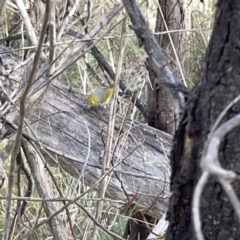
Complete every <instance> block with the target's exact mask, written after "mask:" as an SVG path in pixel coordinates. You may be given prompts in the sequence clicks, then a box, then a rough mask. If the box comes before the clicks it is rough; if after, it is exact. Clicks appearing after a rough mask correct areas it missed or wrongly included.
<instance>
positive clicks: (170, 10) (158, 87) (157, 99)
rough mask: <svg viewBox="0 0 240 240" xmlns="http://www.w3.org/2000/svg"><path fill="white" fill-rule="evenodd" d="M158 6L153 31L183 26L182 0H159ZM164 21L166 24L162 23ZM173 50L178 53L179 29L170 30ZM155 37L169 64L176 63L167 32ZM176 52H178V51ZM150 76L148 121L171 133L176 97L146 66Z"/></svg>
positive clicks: (174, 64) (180, 35)
mask: <svg viewBox="0 0 240 240" xmlns="http://www.w3.org/2000/svg"><path fill="white" fill-rule="evenodd" d="M158 4H159V6H160V8H161V11H162V14H163V16H164V20H163V18H162V14H161V12H160V9H159V8H158V11H157V20H156V27H155V32H163V31H167V30H177V29H183V28H184V11H183V2H182V1H179V0H170V1H169V0H164V1H160V0H159V1H158ZM164 21H165V22H166V25H167V28H168V29H166V27H165V24H164ZM170 35H171V38H172V41H173V45H174V48H175V49H176V53H177V54H178V53H180V51H179V50H180V46H181V40H182V33H171V34H170ZM156 39H157V41H158V43H159V45H160V47H161V48H162V49H163V50H164V51H165V52H166V55H167V58H168V59H169V62H170V63H171V65H172V67H177V68H178V66H177V64H176V63H175V60H176V58H175V55H174V52H173V46H172V45H171V42H170V38H169V34H160V35H156ZM178 56H179V55H178ZM148 70H149V72H150V74H149V77H150V81H151V86H149V90H148V92H149V94H148V109H149V112H148V124H149V125H150V126H152V127H155V128H157V129H160V130H162V131H164V132H167V133H170V134H174V133H175V130H176V128H177V123H178V116H176V115H175V113H174V111H173V109H174V104H175V100H174V99H173V98H172V96H171V93H170V90H169V89H167V88H166V87H163V86H162V84H161V82H162V80H161V79H159V78H157V77H156V74H155V73H154V72H152V71H151V69H149V68H148Z"/></svg>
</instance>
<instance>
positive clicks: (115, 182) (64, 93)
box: [0, 55, 172, 218]
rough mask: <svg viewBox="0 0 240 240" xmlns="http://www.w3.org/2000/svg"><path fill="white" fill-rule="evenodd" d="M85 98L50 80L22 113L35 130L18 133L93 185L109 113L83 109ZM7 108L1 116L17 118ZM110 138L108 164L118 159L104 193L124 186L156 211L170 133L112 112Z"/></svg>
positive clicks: (163, 205) (0, 74) (115, 194)
mask: <svg viewBox="0 0 240 240" xmlns="http://www.w3.org/2000/svg"><path fill="white" fill-rule="evenodd" d="M6 58H7V55H5V59H3V58H2V59H1V60H2V62H3V64H2V66H1V68H0V79H1V81H2V85H3V86H5V88H7V87H8V84H6V82H11V79H10V78H9V75H7V74H6V71H5V70H6V69H7V68H9V67H10V65H9V64H8V66H7V67H6V64H5V63H6V62H7V60H6ZM11 61H12V60H11ZM23 67H24V66H23ZM11 68H12V69H13V68H14V66H11ZM4 69H5V70H4ZM20 72H21V73H22V72H23V71H22V70H21V71H20ZM15 82H16V81H15ZM10 93H11V90H10ZM3 95H4V94H1V96H3ZM85 99H86V96H82V95H81V94H79V93H77V92H75V91H72V90H71V89H69V87H67V86H65V85H63V84H61V83H59V82H57V81H55V82H54V83H53V84H52V85H51V86H50V88H49V89H48V91H47V92H46V94H45V95H44V98H43V99H42V101H41V102H39V101H38V103H37V102H36V103H35V105H36V104H37V105H36V106H34V107H33V108H31V111H29V112H28V114H27V115H26V120H27V122H28V124H29V126H30V127H31V129H32V130H33V132H34V133H35V136H34V135H33V134H32V133H31V132H30V131H27V129H26V128H24V136H25V137H28V136H31V138H33V139H34V138H35V137H37V139H38V140H37V141H39V142H40V143H41V145H42V147H43V148H44V149H46V150H47V151H48V152H49V153H51V156H52V157H54V159H56V161H57V162H58V163H59V164H60V165H61V167H62V168H63V169H64V170H65V171H66V172H68V173H69V174H71V175H72V176H74V177H76V178H78V179H81V180H84V183H85V184H87V185H88V186H90V187H93V189H95V190H96V189H98V184H95V183H96V181H97V180H98V179H99V178H100V176H101V159H102V157H103V154H104V142H105V140H106V130H107V125H108V115H109V114H108V110H107V109H106V110H105V109H104V110H100V111H95V110H91V109H89V108H88V106H87V105H86V103H85ZM11 114H13V113H12V112H9V113H8V115H9V116H7V119H13V121H14V122H15V124H17V119H18V118H17V114H16V112H15V115H16V117H11ZM28 138H29V137H28ZM115 139H118V140H117V144H116V146H114V149H112V152H113V156H114V157H113V159H112V164H113V166H115V165H116V164H118V165H117V166H116V167H115V171H114V173H112V174H111V180H110V182H109V185H108V187H107V190H106V197H108V198H111V199H114V200H121V201H124V202H125V203H127V202H128V200H127V197H126V196H125V193H124V191H123V188H124V190H125V192H127V194H128V196H129V199H131V198H132V197H134V198H135V197H136V199H135V200H134V202H135V203H136V209H137V210H140V211H145V212H146V211H147V213H148V215H151V216H153V217H157V218H159V217H161V215H162V214H163V213H164V212H165V210H166V209H167V203H168V198H169V195H170V192H169V176H170V167H169V161H168V159H167V157H166V156H169V154H170V149H171V145H172V136H171V135H169V134H166V133H163V132H161V131H159V130H157V129H154V128H151V127H149V126H147V125H145V124H142V123H139V122H136V121H131V120H128V119H125V118H123V117H122V116H119V115H117V118H116V124H115ZM41 151H42V153H43V154H44V156H45V158H46V160H47V161H51V162H52V161H53V160H52V159H51V158H50V157H49V155H48V154H46V151H45V150H43V149H42V150H41ZM83 168H84V170H83ZM82 172H83V174H81V173H82ZM116 175H117V176H118V177H116ZM119 179H120V180H121V182H120V181H119ZM136 193H137V194H136Z"/></svg>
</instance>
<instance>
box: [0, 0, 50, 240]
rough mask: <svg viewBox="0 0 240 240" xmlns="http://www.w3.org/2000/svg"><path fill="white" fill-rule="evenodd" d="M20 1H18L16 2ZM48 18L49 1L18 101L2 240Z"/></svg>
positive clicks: (4, 235)
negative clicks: (27, 105)
mask: <svg viewBox="0 0 240 240" xmlns="http://www.w3.org/2000/svg"><path fill="white" fill-rule="evenodd" d="M18 1H20V0H18ZM48 18H49V1H47V2H46V11H45V17H44V21H43V26H42V30H41V34H40V39H39V42H38V47H37V50H36V54H35V57H34V61H33V67H32V70H31V72H30V74H29V79H28V81H27V85H26V88H25V90H24V92H23V95H22V98H21V101H20V119H19V125H18V130H17V134H16V139H15V142H14V145H13V151H12V156H11V162H10V167H9V185H8V201H7V204H6V217H5V224H4V230H3V239H4V240H8V234H9V232H8V230H9V222H10V210H11V197H12V188H13V178H14V169H15V161H16V157H17V154H18V152H19V146H20V141H21V136H22V130H23V124H24V117H25V111H26V110H25V104H26V100H27V95H28V92H29V90H30V88H31V86H32V82H33V79H34V76H35V74H36V71H37V69H38V68H37V66H38V63H39V60H40V55H41V47H42V43H43V39H44V35H45V31H46V29H47V23H48Z"/></svg>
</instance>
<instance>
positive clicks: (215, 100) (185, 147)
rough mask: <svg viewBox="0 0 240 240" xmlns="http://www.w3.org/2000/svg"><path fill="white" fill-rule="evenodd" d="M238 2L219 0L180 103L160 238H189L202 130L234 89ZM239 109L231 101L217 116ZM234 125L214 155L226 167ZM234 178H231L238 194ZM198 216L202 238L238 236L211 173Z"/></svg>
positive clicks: (237, 136)
mask: <svg viewBox="0 0 240 240" xmlns="http://www.w3.org/2000/svg"><path fill="white" fill-rule="evenodd" d="M239 12H240V1H239V0H233V1H228V0H219V1H218V3H217V10H216V15H215V25H214V29H213V33H212V37H211V40H210V43H209V46H208V50H207V53H206V56H205V59H204V63H203V66H202V70H201V72H200V75H199V80H198V82H197V83H196V85H195V87H194V89H193V90H192V93H191V95H190V96H189V100H188V103H187V106H186V110H185V112H184V115H183V118H182V120H181V122H180V126H179V128H178V131H177V133H176V135H175V140H174V146H173V149H174V150H173V152H172V157H171V165H172V176H171V191H172V192H173V195H172V197H171V200H170V207H169V213H168V218H169V221H170V225H169V228H168V231H167V234H166V240H169V239H174V240H187V239H191V240H192V239H195V237H194V232H193V223H192V211H191V204H192V197H193V191H194V187H195V186H196V183H197V181H198V178H199V175H200V173H201V168H200V166H199V161H200V158H201V154H202V150H203V147H204V144H205V143H206V140H207V136H208V133H209V131H210V129H211V127H212V126H213V124H214V123H215V121H216V119H217V117H218V116H219V114H220V113H221V111H222V110H223V109H224V107H226V106H227V104H228V103H229V102H230V101H231V100H233V99H234V98H235V97H236V96H238V95H239V94H240V17H239ZM239 111H240V105H239V104H237V105H234V107H232V108H231V109H230V111H228V114H227V115H226V117H225V118H224V120H223V121H226V120H227V119H229V118H231V117H233V116H234V115H236V114H237V113H239ZM239 142H240V129H239V128H236V129H235V130H234V131H232V132H231V133H230V134H228V135H227V136H226V138H225V140H224V141H223V142H222V145H221V148H220V153H219V159H220V162H221V164H222V166H223V167H225V168H226V169H230V170H234V171H238V172H239V171H240V161H239V156H240V147H239ZM239 184H240V182H239V181H235V182H233V184H232V185H233V187H234V190H235V191H236V193H237V195H238V196H240V187H239V186H240V185H239ZM200 212H201V221H202V226H203V227H202V230H203V233H204V236H205V239H209V240H210V239H211V240H216V239H219V240H226V239H240V228H239V223H238V221H237V219H236V216H235V214H234V211H233V208H232V206H231V204H230V202H229V200H228V198H227V197H226V195H225V193H224V190H223V189H222V187H221V185H220V184H219V183H218V182H217V181H216V179H215V178H213V177H212V178H211V179H210V180H209V181H208V184H207V185H206V187H205V190H204V194H203V196H202V199H201V211H200Z"/></svg>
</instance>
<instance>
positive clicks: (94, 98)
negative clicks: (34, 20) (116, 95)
mask: <svg viewBox="0 0 240 240" xmlns="http://www.w3.org/2000/svg"><path fill="white" fill-rule="evenodd" d="M113 92H114V89H113V88H112V87H105V88H97V89H95V90H94V91H93V92H92V93H91V94H90V95H89V96H88V98H87V105H88V106H90V107H95V106H99V105H100V106H103V105H106V104H108V103H109V101H110V99H111V98H112V95H113Z"/></svg>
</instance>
